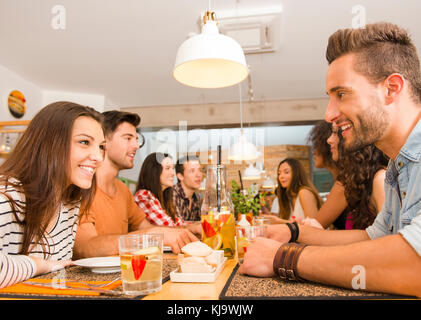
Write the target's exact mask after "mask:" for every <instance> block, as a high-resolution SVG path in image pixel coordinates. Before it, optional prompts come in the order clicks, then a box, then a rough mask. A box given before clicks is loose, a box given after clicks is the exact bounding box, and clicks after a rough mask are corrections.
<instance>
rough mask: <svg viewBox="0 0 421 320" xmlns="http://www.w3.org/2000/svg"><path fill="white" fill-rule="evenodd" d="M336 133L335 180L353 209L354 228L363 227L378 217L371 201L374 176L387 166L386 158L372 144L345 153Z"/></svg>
mask: <svg viewBox="0 0 421 320" xmlns="http://www.w3.org/2000/svg"><path fill="white" fill-rule="evenodd" d="M338 136H339V146H338V153H339V157H338V166H339V173H338V177H337V179H338V181H339V182H341V183H342V184H343V186H344V188H345V197H346V201H347V203H348V209H349V210H350V211H351V212H352V222H353V228H354V229H365V228H367V227H368V226H370V225H371V224H372V223H373V222H374V219H375V218H376V216H377V212H376V208H375V206H374V205H373V203H372V200H371V196H372V193H373V179H374V176H375V174H376V173H377V172H378V171H379V170H381V169H386V167H387V163H388V161H389V158H388V157H387V156H386V155H385V154H384V153H383V152H382V151H380V150H379V149H378V148H377V147H375V146H374V145H368V146H366V147H364V148H361V149H359V150H357V151H354V152H348V151H346V150H345V149H344V142H343V138H342V134H340V132H339V133H338Z"/></svg>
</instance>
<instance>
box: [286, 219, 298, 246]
mask: <svg viewBox="0 0 421 320" xmlns="http://www.w3.org/2000/svg"><path fill="white" fill-rule="evenodd" d="M286 225H287V227H288V228H289V231H290V232H291V239H290V240H289V242H290V243H291V242H296V241H297V240H298V236H299V234H300V229H298V224H297V222H296V221H294V222H293V223H289V222H288V223H286Z"/></svg>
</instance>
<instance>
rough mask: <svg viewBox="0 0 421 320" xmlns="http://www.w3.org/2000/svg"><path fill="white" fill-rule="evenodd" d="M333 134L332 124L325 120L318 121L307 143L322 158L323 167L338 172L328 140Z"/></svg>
mask: <svg viewBox="0 0 421 320" xmlns="http://www.w3.org/2000/svg"><path fill="white" fill-rule="evenodd" d="M331 134H332V124H331V123H329V122H326V121H324V120H321V121H318V122H317V123H316V124H315V125H314V127H313V129H311V131H310V133H309V135H308V138H307V142H310V143H311V145H312V147H313V149H314V150H315V151H316V152H317V153H318V154H319V155H320V156H321V157H322V159H323V165H325V166H326V167H327V168H330V169H333V170H337V169H338V167H337V164H336V162H335V161H334V160H333V159H332V152H331V151H330V145H329V144H328V143H327V139H328V138H329V137H330V135H331Z"/></svg>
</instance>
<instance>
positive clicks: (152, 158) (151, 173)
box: [136, 152, 175, 222]
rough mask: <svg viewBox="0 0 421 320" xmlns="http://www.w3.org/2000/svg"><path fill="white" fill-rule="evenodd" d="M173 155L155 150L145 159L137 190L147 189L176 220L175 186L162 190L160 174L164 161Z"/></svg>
mask: <svg viewBox="0 0 421 320" xmlns="http://www.w3.org/2000/svg"><path fill="white" fill-rule="evenodd" d="M165 158H171V159H172V157H171V156H170V155H169V154H168V153H161V152H154V153H151V154H150V155H148V156H147V157H146V158H145V161H143V164H142V168H141V169H140V173H139V179H138V180H137V186H136V190H140V189H146V190H149V191H150V192H152V194H153V195H154V196H155V197H156V198H157V199H158V200H159V202H160V203H161V205H162V207H163V208H164V209H165V211H166V213H167V214H168V215H169V216H170V217H171V219H172V220H173V221H174V222H175V208H174V204H173V194H172V193H173V188H166V189H165V190H164V191H163V190H162V186H161V182H160V176H161V173H162V161H163V160H164V159H165Z"/></svg>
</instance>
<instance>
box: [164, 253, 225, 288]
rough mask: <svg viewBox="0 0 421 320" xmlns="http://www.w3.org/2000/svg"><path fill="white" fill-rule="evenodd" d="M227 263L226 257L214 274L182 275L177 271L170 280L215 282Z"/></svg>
mask: <svg viewBox="0 0 421 320" xmlns="http://www.w3.org/2000/svg"><path fill="white" fill-rule="evenodd" d="M226 261H227V258H226V257H224V259H223V260H222V262H221V263H220V264H219V265H218V268H216V270H215V271H214V272H212V273H210V272H209V273H182V272H178V269H176V270H174V271H172V272H171V273H170V279H171V281H172V282H215V280H216V279H217V278H218V276H219V274H220V273H221V271H222V269H223V268H224V266H225V262H226Z"/></svg>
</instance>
